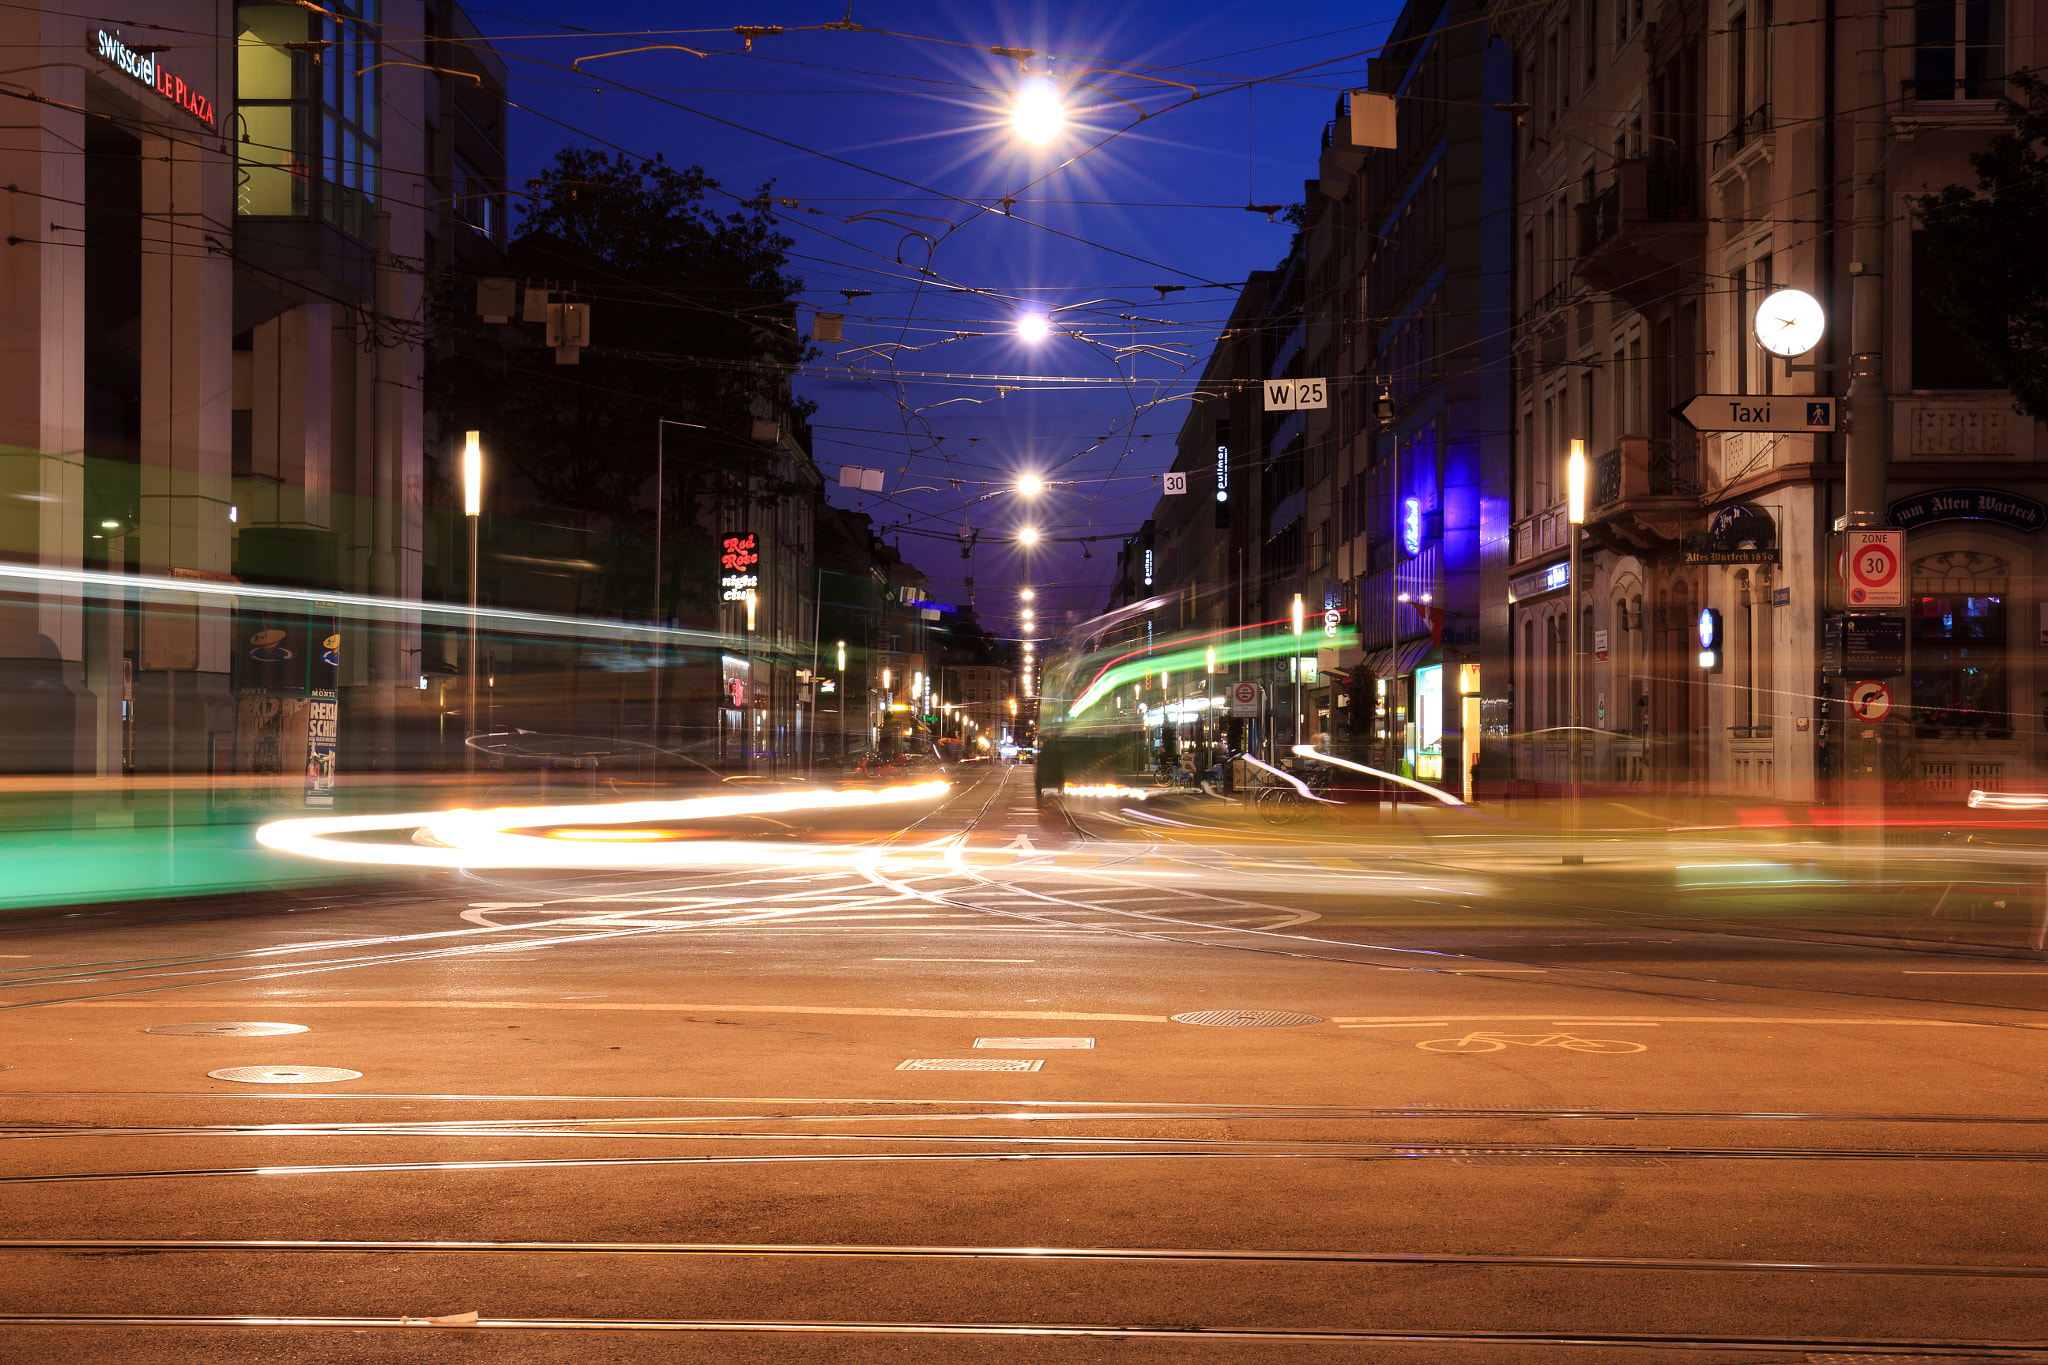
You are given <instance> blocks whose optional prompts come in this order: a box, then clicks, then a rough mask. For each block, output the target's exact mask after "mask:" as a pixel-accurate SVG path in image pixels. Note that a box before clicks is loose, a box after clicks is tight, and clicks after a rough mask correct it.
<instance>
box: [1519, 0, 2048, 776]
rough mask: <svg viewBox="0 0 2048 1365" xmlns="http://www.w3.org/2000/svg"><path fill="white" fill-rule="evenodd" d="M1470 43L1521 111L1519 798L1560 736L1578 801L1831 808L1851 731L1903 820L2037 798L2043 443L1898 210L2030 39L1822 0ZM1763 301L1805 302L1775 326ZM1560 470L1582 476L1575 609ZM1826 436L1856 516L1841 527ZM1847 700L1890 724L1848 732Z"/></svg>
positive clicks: (1958, 143)
mask: <svg viewBox="0 0 2048 1365" xmlns="http://www.w3.org/2000/svg"><path fill="white" fill-rule="evenodd" d="M1489 13H1490V16H1491V20H1492V23H1493V27H1494V30H1495V32H1496V33H1498V34H1499V35H1500V36H1501V37H1502V38H1503V39H1504V40H1505V41H1506V42H1507V44H1508V45H1509V46H1510V47H1511V48H1512V51H1513V63H1514V82H1515V85H1514V92H1515V93H1514V97H1513V99H1512V100H1511V101H1509V102H1507V103H1506V105H1505V106H1504V109H1505V113H1504V115H1503V118H1504V121H1505V120H1506V118H1507V117H1510V116H1511V118H1512V122H1513V138H1514V156H1513V158H1512V160H1511V162H1510V163H1509V164H1510V165H1511V167H1512V175H1513V177H1514V195H1513V201H1514V204H1515V211H1514V215H1513V232H1514V238H1515V246H1514V251H1515V258H1514V259H1515V272H1514V279H1515V293H1514V319H1513V329H1512V337H1513V348H1514V351H1513V370H1512V397H1511V408H1510V430H1511V433H1512V437H1513V442H1514V461H1513V475H1512V488H1511V496H1510V501H1511V505H1512V508H1513V512H1512V518H1511V524H1510V526H1509V527H1507V528H1506V529H1507V533H1508V539H1507V544H1506V547H1505V548H1506V553H1505V554H1504V555H1502V556H1500V558H1501V559H1502V560H1503V561H1504V567H1505V569H1506V576H1505V593H1504V594H1503V595H1502V596H1503V598H1504V603H1505V605H1504V608H1503V610H1504V613H1505V620H1504V621H1503V622H1502V624H1503V625H1505V627H1506V629H1507V633H1508V635H1509V637H1510V638H1509V640H1508V642H1507V643H1508V646H1509V648H1510V650H1511V653H1512V658H1513V683H1514V691H1513V710H1512V720H1511V721H1510V723H1509V724H1510V726H1511V733H1512V735H1513V736H1514V738H1513V740H1512V741H1511V743H1510V744H1509V746H1508V747H1509V749H1510V752H1511V755H1512V757H1513V759H1514V764H1515V772H1516V775H1517V776H1518V777H1519V778H1521V779H1523V780H1525V781H1529V782H1551V783H1554V782H1560V781H1562V780H1564V778H1565V777H1566V776H1567V764H1568V759H1567V744H1566V742H1565V740H1564V738H1563V735H1564V729H1563V727H1567V726H1572V725H1577V726H1582V727H1586V730H1587V731H1590V736H1589V747H1588V751H1587V752H1586V753H1585V755H1584V757H1583V759H1582V765H1583V766H1582V767H1581V769H1580V773H1579V776H1580V777H1581V779H1582V780H1586V781H1590V782H1594V783H1605V784H1611V785H1612V786H1615V787H1617V788H1623V789H1628V788H1642V787H1644V786H1646V785H1647V786H1652V787H1661V788H1662V789H1664V790H1671V791H1680V792H1691V793H1698V794H1703V795H1705V794H1713V795H1722V796H1730V797H1737V798H1750V799H1762V800H1791V801H1810V800H1816V799H1821V800H1826V799H1830V798H1831V797H1832V796H1836V795H1839V794H1840V790H1841V788H1840V786H1839V783H1840V781H1841V780H1842V779H1843V777H1844V775H1845V773H1846V771H1847V769H1848V767H1849V765H1850V764H1852V763H1853V762H1854V759H1855V751H1854V746H1855V745H1856V743H1857V742H1858V740H1859V739H1861V738H1864V737H1866V736H1871V737H1875V736H1879V735H1881V736H1882V737H1883V738H1884V739H1886V740H1887V741H1895V742H1889V743H1887V744H1886V745H1885V746H1884V747H1885V750H1886V757H1885V764H1886V771H1885V774H1884V775H1885V777H1886V778H1887V779H1889V783H1890V785H1891V786H1892V787H1893V789H1894V790H1895V791H1896V792H1899V793H1901V794H1903V795H1904V796H1906V797H1907V798H1908V799H1922V800H1930V801H1935V802H1943V801H1949V800H1955V801H1960V800H1961V799H1963V798H1964V797H1965V796H1966V795H1967V793H1968V792H1969V791H1970V790H1972V789H1982V790H1993V791H1995V790H1998V789H1999V788H2000V787H2001V785H2003V784H2004V783H2006V782H2008V781H2010V780H2012V779H2015V778H2018V777H2021V776H2023V775H2026V774H2031V773H2033V772H2036V771H2038V770H2039V760H2040V758H2041V755H2040V753H2039V752H2038V750H2039V747H2040V743H2041V737H2042V729H2041V727H2040V725H2039V724H2037V720H2038V716H2037V714H2036V713H2037V711H2038V710H2039V708H2038V705H2037V703H2036V701H2035V699H2036V698H2037V697H2038V696H2039V694H2040V693H2041V690H2042V687H2043V682H2044V680H2043V679H2042V678H2041V677H2040V676H2039V670H2038V668H2037V665H2036V663H2035V659H2036V651H2035V648H2034V644H2035V641H2034V638H2033V630H2034V622H2035V620H2036V618H2037V615H2038V614H2039V612H2040V611H2041V610H2042V609H2043V602H2044V598H2043V594H2042V589H2041V586H2040V585H2041V583H2042V577H2041V573H2042V569H2043V568H2048V564H2038V563H2037V559H2036V557H2037V555H2038V554H2039V553H2040V552H2041V550H2042V549H2043V548H2044V545H2043V541H2042V538H2041V535H2040V531H2041V529H2042V526H2043V512H2044V509H2043V506H2042V501H2041V499H2042V498H2043V497H2044V496H2048V485H2044V479H2043V476H2044V473H2048V466H2044V465H2043V463H2042V462H2043V460H2044V459H2048V440H2044V434H2043V431H2042V428H2041V426H2040V425H2039V424H2038V423H2035V422H2033V421H2030V420H2027V419H2026V418H2023V417H2021V416H2019V415H2018V414H2017V413H2015V411H2014V409H2013V402H2012V397H2011V395H2010V394H2008V393H2006V392H2005V391H2004V390H2003V389H2002V388H2001V387H2000V386H1999V385H1998V384H1997V382H1996V381H1995V380H1993V379H1992V378H1991V377H1990V376H1989V374H1988V373H1987V372H1986V370H1985V368H1984V367H1983V366H1982V365H1981V364H1980V363H1979V362H1978V361H1977V360H1976V359H1975V358H1974V357H1973V356H1972V355H1971V353H1970V351H1969V349H1968V348H1967V347H1966V346H1965V345H1964V344H1963V339H1962V338H1961V337H1959V336H1957V335H1956V334H1955V332H1954V331H1953V330H1952V329H1951V327H1950V325H1949V324H1948V322H1947V321H1946V319H1945V318H1944V316H1943V314H1942V313H1941V312H1940V310H1939V309H1938V308H1937V306H1936V304H1935V303H1934V302H1933V300H1932V298H1931V297H1930V294H1931V292H1932V291H1933V290H1934V289H1936V288H1938V287H1939V285H1940V284H1941V279H1940V275H1939V271H1938V268H1937V266H1936V265H1935V263H1934V262H1933V261H1932V260H1930V254H1929V251H1928V248H1927V242H1926V234H1925V232H1924V230H1923V229H1922V227H1921V225H1920V223H1919V221H1918V218H1917V212H1916V196H1919V195H1924V194H1928V193H1931V192H1934V191H1937V190H1939V189H1941V188H1942V187H1944V186H1947V185H1950V184H1956V183H1961V184H1974V183H1975V181H1976V174H1975V172H1974V170H1973V169H1972V166H1971V164H1970V159H1969V158H1970V154H1971V153H1972V152H1977V151H1981V150H1982V149H1983V148H1984V147H1985V146H1986V144H1987V143H1988V141H1989V139H1990V138H1991V136H1992V135H1993V134H1994V132H1996V131H1998V130H2000V129H2001V128H2002V127H2003V120H2002V119H2001V117H2000V116H1999V111H1998V107H1997V104H1996V101H1997V99H1998V97H1999V96H2000V95H2002V94H2004V93H2006V90H2007V81H2006V79H2005V78H2006V76H2007V75H2008V74H2009V73H2011V72H2013V71H2016V70H2020V69H2022V68H2026V67H2030V66H2035V65H2038V64H2039V63H2040V62H2041V61H2042V60H2043V58H2044V56H2048V52H2044V50H2043V49H2042V46H2041V43H2042V39H2041V37H2040V33H2041V28H2042V25H2041V20H2042V19H2043V17H2044V15H2048V10H2044V7H2043V6H2042V5H2041V4H2039V3H2037V2H2036V0H1961V2H1960V3H1942V4H1935V5H1922V6H1917V7H1905V8H1887V9H1884V10H1882V12H1881V14H1877V13H1876V12H1872V17H1871V18H1870V20H1869V22H1868V23H1867V24H1866V23H1865V21H1864V10H1863V9H1861V8H1859V7H1857V6H1852V5H1847V4H1828V3H1824V0H1733V2H1732V3H1727V4H1718V5H1712V6H1706V7H1679V6H1671V5H1662V6H1660V5H1657V4H1650V5H1647V6H1645V5H1644V4H1642V3H1638V0H1559V2H1558V3H1555V4H1551V5H1547V6H1534V7H1531V6H1521V5H1504V4H1495V5H1493V6H1491V7H1490V10H1489ZM1859 90H1860V91H1861V92H1862V93H1859ZM1872 91H1881V94H1880V95H1879V96H1878V97H1877V98H1875V99H1873V98H1871V97H1870V92H1872ZM1859 144H1860V145H1859ZM1859 156H1861V157H1863V158H1864V160H1863V161H1861V162H1859V161H1858V160H1857V158H1858V157H1859ZM1858 185H1863V186H1865V187H1866V188H1867V189H1868V190H1869V192H1870V193H1871V195H1872V198H1871V200H1870V201H1868V203H1867V204H1866V205H1863V206H1861V207H1859V204H1858V202H1857V201H1856V200H1855V198H1854V193H1855V190H1856V188H1857V186H1858ZM1859 226H1861V227H1863V228H1864V229H1866V231H1865V232H1864V233H1863V234H1860V235H1859V232H1858V231H1857V229H1858V228H1859ZM1859 288H1862V289H1866V290H1867V291H1868V292H1867V293H1858V292H1857V290H1858V289H1859ZM1782 290H1797V291H1799V292H1800V293H1802V294H1804V295H1806V296H1809V299H1810V301H1811V302H1810V303H1806V302H1801V301H1798V300H1794V303H1795V305H1797V306H1796V307H1795V308H1794V310H1793V312H1791V313H1788V314H1787V316H1786V317H1784V318H1773V319H1770V320H1769V322H1768V323H1767V321H1766V319H1764V318H1763V317H1762V316H1761V315H1760V312H1759V310H1760V308H1761V307H1762V305H1763V304H1764V302H1765V300H1766V299H1771V298H1773V297H1783V298H1788V299H1790V298H1792V297H1793V296H1791V295H1780V294H1779V291H1782ZM1801 309H1803V310H1805V311H1806V312H1808V313H1810V314H1811V316H1808V317H1798V316H1794V315H1793V313H1796V312H1798V311H1800V310H1801ZM1859 312H1860V314H1861V316H1855V315H1856V314H1858V313H1859ZM1772 327H1775V328H1776V329H1778V330H1777V331H1771V330H1769V328H1772ZM1801 331H1803V332H1804V334H1803V335H1798V336H1797V337H1796V339H1792V340H1781V339H1780V336H1779V332H1784V333H1787V334H1788V335H1789V334H1792V333H1798V332H1801ZM1859 377H1865V378H1866V381H1867V382H1866V387H1865V388H1864V389H1863V390H1862V391H1861V393H1860V395H1859V396H1858V397H1857V398H1856V401H1855V405H1854V413H1853V416H1854V421H1853V424H1852V423H1851V422H1850V421H1849V420H1848V417H1849V413H1848V406H1849V405H1848V403H1847V401H1846V398H1847V396H1848V395H1849V394H1850V393H1851V392H1852V387H1853V386H1854V385H1856V384H1857V383H1858V382H1859ZM1852 425H1853V430H1852V429H1851V427H1852ZM1574 440H1579V441H1582V442H1583V443H1584V447H1583V448H1584V450H1585V452H1586V453H1587V462H1588V474H1587V478H1588V487H1587V492H1586V501H1587V503H1588V504H1589V506H1588V507H1587V510H1586V513H1585V521H1584V527H1583V533H1582V538H1581V543H1580V551H1581V553H1580V556H1579V559H1578V566H1579V567H1578V572H1579V573H1580V574H1581V575H1582V578H1583V581H1582V582H1581V583H1578V584H1573V583H1571V582H1570V581H1569V579H1570V572H1571V570H1570V568H1569V567H1568V565H1569V561H1570V560H1571V559H1572V556H1571V554H1570V553H1569V552H1570V550H1571V548H1572V547H1571V545H1570V543H1569V542H1570V540H1571V539H1572V538H1573V536H1574V535H1575V534H1579V533H1578V532H1577V530H1576V528H1574V527H1573V526H1572V525H1571V524H1570V521H1569V517H1568V508H1567V506H1566V501H1567V493H1568V489H1567V480H1568V467H1567V461H1568V459H1569V451H1570V448H1571V443H1572V442H1573V441H1574ZM1853 442H1862V443H1864V444H1863V446H1862V447H1861V450H1860V452H1859V456H1858V458H1860V459H1862V460H1864V461H1866V462H1867V465H1868V466H1869V467H1872V468H1874V469H1875V470H1877V471H1878V475H1879V484H1878V486H1879V487H1880V488H1884V489H1886V490H1887V491H1886V492H1885V493H1884V494H1883V497H1882V505H1881V506H1876V507H1872V508H1868V509H1856V508H1852V507H1850V506H1849V505H1848V502H1847V500H1846V498H1847V495H1846V494H1845V483H1844V480H1845V462H1846V459H1847V456H1848V453H1849V449H1850V445H1851V443H1853ZM1852 514H1856V515H1867V516H1873V517H1874V518H1876V519H1877V520H1878V521H1880V522H1881V523H1882V524H1885V525H1888V526H1889V527H1890V528H1895V529H1898V530H1901V531H1903V533H1904V535H1903V546H1902V552H1901V553H1900V554H1899V555H1898V556H1897V558H1898V561H1899V562H1898V563H1896V565H1895V566H1894V574H1895V577H1894V579H1893V591H1892V593H1891V594H1889V595H1888V597H1887V598H1886V599H1885V600H1883V601H1882V602H1881V603H1880V601H1879V599H1877V598H1871V599H1870V600H1869V601H1867V602H1866V601H1865V600H1864V592H1863V590H1862V589H1860V588H1856V587H1854V586H1853V584H1850V583H1845V573H1844V566H1845V555H1846V556H1847V558H1848V559H1849V560H1853V558H1854V553H1853V552H1854V546H1853V545H1852V544H1851V543H1850V537H1851V536H1853V535H1854V534H1855V531H1854V529H1853V528H1854V526H1855V525H1857V524H1858V523H1857V521H1856V515H1852ZM1864 524H1869V523H1864ZM1494 581H1495V582H1496V583H1498V582H1499V580H1498V579H1496V580H1494ZM1574 603H1576V605H1577V611H1578V616H1579V620H1578V622H1577V629H1576V631H1574V630H1573V629H1572V624H1573V623H1572V622H1571V620H1570V619H1569V616H1570V611H1571V607H1572V604H1574ZM1879 605H1883V606H1888V607H1890V608H1892V609H1893V610H1894V611H1896V610H1897V609H1899V608H1903V610H1904V617H1903V619H1900V618H1899V617H1897V616H1889V617H1886V616H1884V615H1883V614H1882V613H1874V612H1871V611H1870V610H1869V608H1871V607H1875V606H1879ZM2044 638H2048V637H2044ZM1574 675H1576V678H1577V687H1576V696H1577V698H1578V703H1577V713H1576V715H1574V714H1572V711H1571V698H1572V696H1573V694H1574V689H1573V686H1572V680H1573V678H1574ZM1859 686H1861V687H1867V689H1868V690H1869V692H1870V695H1872V696H1876V695H1879V694H1880V693H1881V694H1882V696H1883V697H1884V698H1885V699H1886V700H1885V703H1884V704H1885V705H1889V707H1890V709H1889V711H1888V712H1886V711H1884V710H1883V707H1882V706H1880V707H1879V708H1878V709H1876V710H1866V711H1857V712H1855V713H1854V714H1853V715H1852V713H1851V711H1850V710H1848V709H1845V702H1846V701H1847V700H1848V699H1849V694H1850V692H1851V690H1852V689H1854V688H1857V687H1859ZM1879 716H1882V717H1883V719H1882V721H1881V724H1876V725H1865V724H1862V723H1860V722H1861V721H1863V720H1866V719H1870V720H1875V719H1876V718H1877V717H1879Z"/></svg>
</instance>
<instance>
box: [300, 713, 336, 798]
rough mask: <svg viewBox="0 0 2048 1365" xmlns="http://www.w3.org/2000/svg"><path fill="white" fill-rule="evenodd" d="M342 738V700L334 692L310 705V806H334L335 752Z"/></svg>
mask: <svg viewBox="0 0 2048 1365" xmlns="http://www.w3.org/2000/svg"><path fill="white" fill-rule="evenodd" d="M340 738H341V700H340V698H338V697H337V696H336V695H335V693H334V692H333V691H332V690H331V689H330V690H327V691H320V692H315V693H314V694H313V695H312V697H311V698H309V699H308V700H307V702H306V804H307V805H308V806H332V805H333V804H334V750H335V745H336V743H337V742H338V741H339V739H340Z"/></svg>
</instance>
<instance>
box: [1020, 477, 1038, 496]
mask: <svg viewBox="0 0 2048 1365" xmlns="http://www.w3.org/2000/svg"><path fill="white" fill-rule="evenodd" d="M1044 489H1045V480H1043V479H1041V478H1039V477H1038V476H1037V475H1036V474H1026V475H1024V477H1022V478H1020V479H1018V480H1017V491H1018V492H1019V493H1022V494H1023V495H1024V496H1025V497H1027V498H1035V497H1037V496H1038V495H1039V494H1040V493H1041V492H1043V491H1044Z"/></svg>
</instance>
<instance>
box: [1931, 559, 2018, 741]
mask: <svg viewBox="0 0 2048 1365" xmlns="http://www.w3.org/2000/svg"><path fill="white" fill-rule="evenodd" d="M2005 629H2006V622H2005V598H2004V597H2003V596H2002V595H1996V594H1986V595H1984V596H1982V597H1965V596H1958V597H1948V596H1941V597H1935V596H1923V597H1916V598H1914V599H1913V733H1914V734H1915V735H1917V736H1919V737H1920V738H1922V739H1941V738H1955V737H1965V736H1967V737H1971V738H1980V739H2008V738H2010V737H2011V735H2012V718H2011V716H2010V714H2009V713H2008V711H2007V707H2006V681H2005Z"/></svg>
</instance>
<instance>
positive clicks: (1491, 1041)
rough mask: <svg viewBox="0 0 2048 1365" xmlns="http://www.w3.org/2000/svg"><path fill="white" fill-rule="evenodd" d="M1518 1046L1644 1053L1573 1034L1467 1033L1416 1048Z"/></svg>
mask: <svg viewBox="0 0 2048 1365" xmlns="http://www.w3.org/2000/svg"><path fill="white" fill-rule="evenodd" d="M1510 1043H1513V1044H1514V1045H1515V1046H1517V1047H1561V1048H1564V1049H1565V1050H1566V1051H1568V1052H1604V1053H1622V1052H1647V1051H1648V1050H1649V1049H1648V1048H1647V1047H1646V1046H1645V1045H1644V1044H1642V1043H1630V1042H1624V1041H1623V1040H1621V1039H1619V1038H1581V1037H1579V1036H1578V1035H1577V1034H1572V1033H1489V1032H1479V1033H1468V1034H1466V1035H1465V1036H1464V1037H1463V1038H1432V1039H1430V1040H1429V1041H1428V1042H1425V1043H1417V1044H1416V1045H1415V1046H1417V1047H1419V1048H1421V1049H1422V1050H1423V1051H1424V1052H1465V1053H1472V1052H1505V1051H1507V1048H1508V1044H1510Z"/></svg>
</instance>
